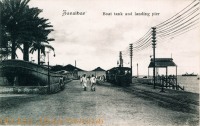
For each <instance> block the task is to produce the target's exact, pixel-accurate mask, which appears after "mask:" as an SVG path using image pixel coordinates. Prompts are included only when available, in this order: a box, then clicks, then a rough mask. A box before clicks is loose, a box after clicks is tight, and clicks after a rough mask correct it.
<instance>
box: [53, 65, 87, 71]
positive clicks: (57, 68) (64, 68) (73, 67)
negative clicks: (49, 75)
mask: <svg viewBox="0 0 200 126" xmlns="http://www.w3.org/2000/svg"><path fill="white" fill-rule="evenodd" d="M51 70H52V71H61V70H65V71H74V70H77V71H83V70H82V69H80V68H77V67H75V66H73V65H71V64H68V65H66V66H61V65H56V66H52V67H51Z"/></svg>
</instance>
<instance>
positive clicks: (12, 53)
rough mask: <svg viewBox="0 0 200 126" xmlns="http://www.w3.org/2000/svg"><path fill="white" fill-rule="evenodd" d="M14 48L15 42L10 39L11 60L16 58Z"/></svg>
mask: <svg viewBox="0 0 200 126" xmlns="http://www.w3.org/2000/svg"><path fill="white" fill-rule="evenodd" d="M15 46H16V40H15V39H14V38H13V39H12V47H11V49H12V52H11V59H15V57H16V50H15Z"/></svg>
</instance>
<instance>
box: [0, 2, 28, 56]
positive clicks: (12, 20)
mask: <svg viewBox="0 0 200 126" xmlns="http://www.w3.org/2000/svg"><path fill="white" fill-rule="evenodd" d="M29 1H30V0H2V2H1V1H0V4H1V16H0V17H1V24H2V26H3V27H5V30H6V32H8V33H9V34H10V41H11V44H12V45H11V51H12V52H11V59H15V57H16V47H17V46H19V45H18V39H19V33H20V28H21V24H22V23H23V20H24V17H23V12H24V9H25V8H26V7H27V4H28V2H29Z"/></svg>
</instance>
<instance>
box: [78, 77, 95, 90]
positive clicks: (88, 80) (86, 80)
mask: <svg viewBox="0 0 200 126" xmlns="http://www.w3.org/2000/svg"><path fill="white" fill-rule="evenodd" d="M81 84H82V87H83V89H84V91H86V90H87V85H88V84H89V85H90V87H91V91H95V84H96V77H95V76H94V75H92V77H90V76H89V77H86V74H84V75H83V76H82V77H81Z"/></svg>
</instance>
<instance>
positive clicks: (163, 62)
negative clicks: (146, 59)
mask: <svg viewBox="0 0 200 126" xmlns="http://www.w3.org/2000/svg"><path fill="white" fill-rule="evenodd" d="M153 66H154V63H153V58H151V62H150V64H149V68H150V67H153ZM168 66H177V65H176V64H175V63H174V62H173V59H172V58H155V67H168Z"/></svg>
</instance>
